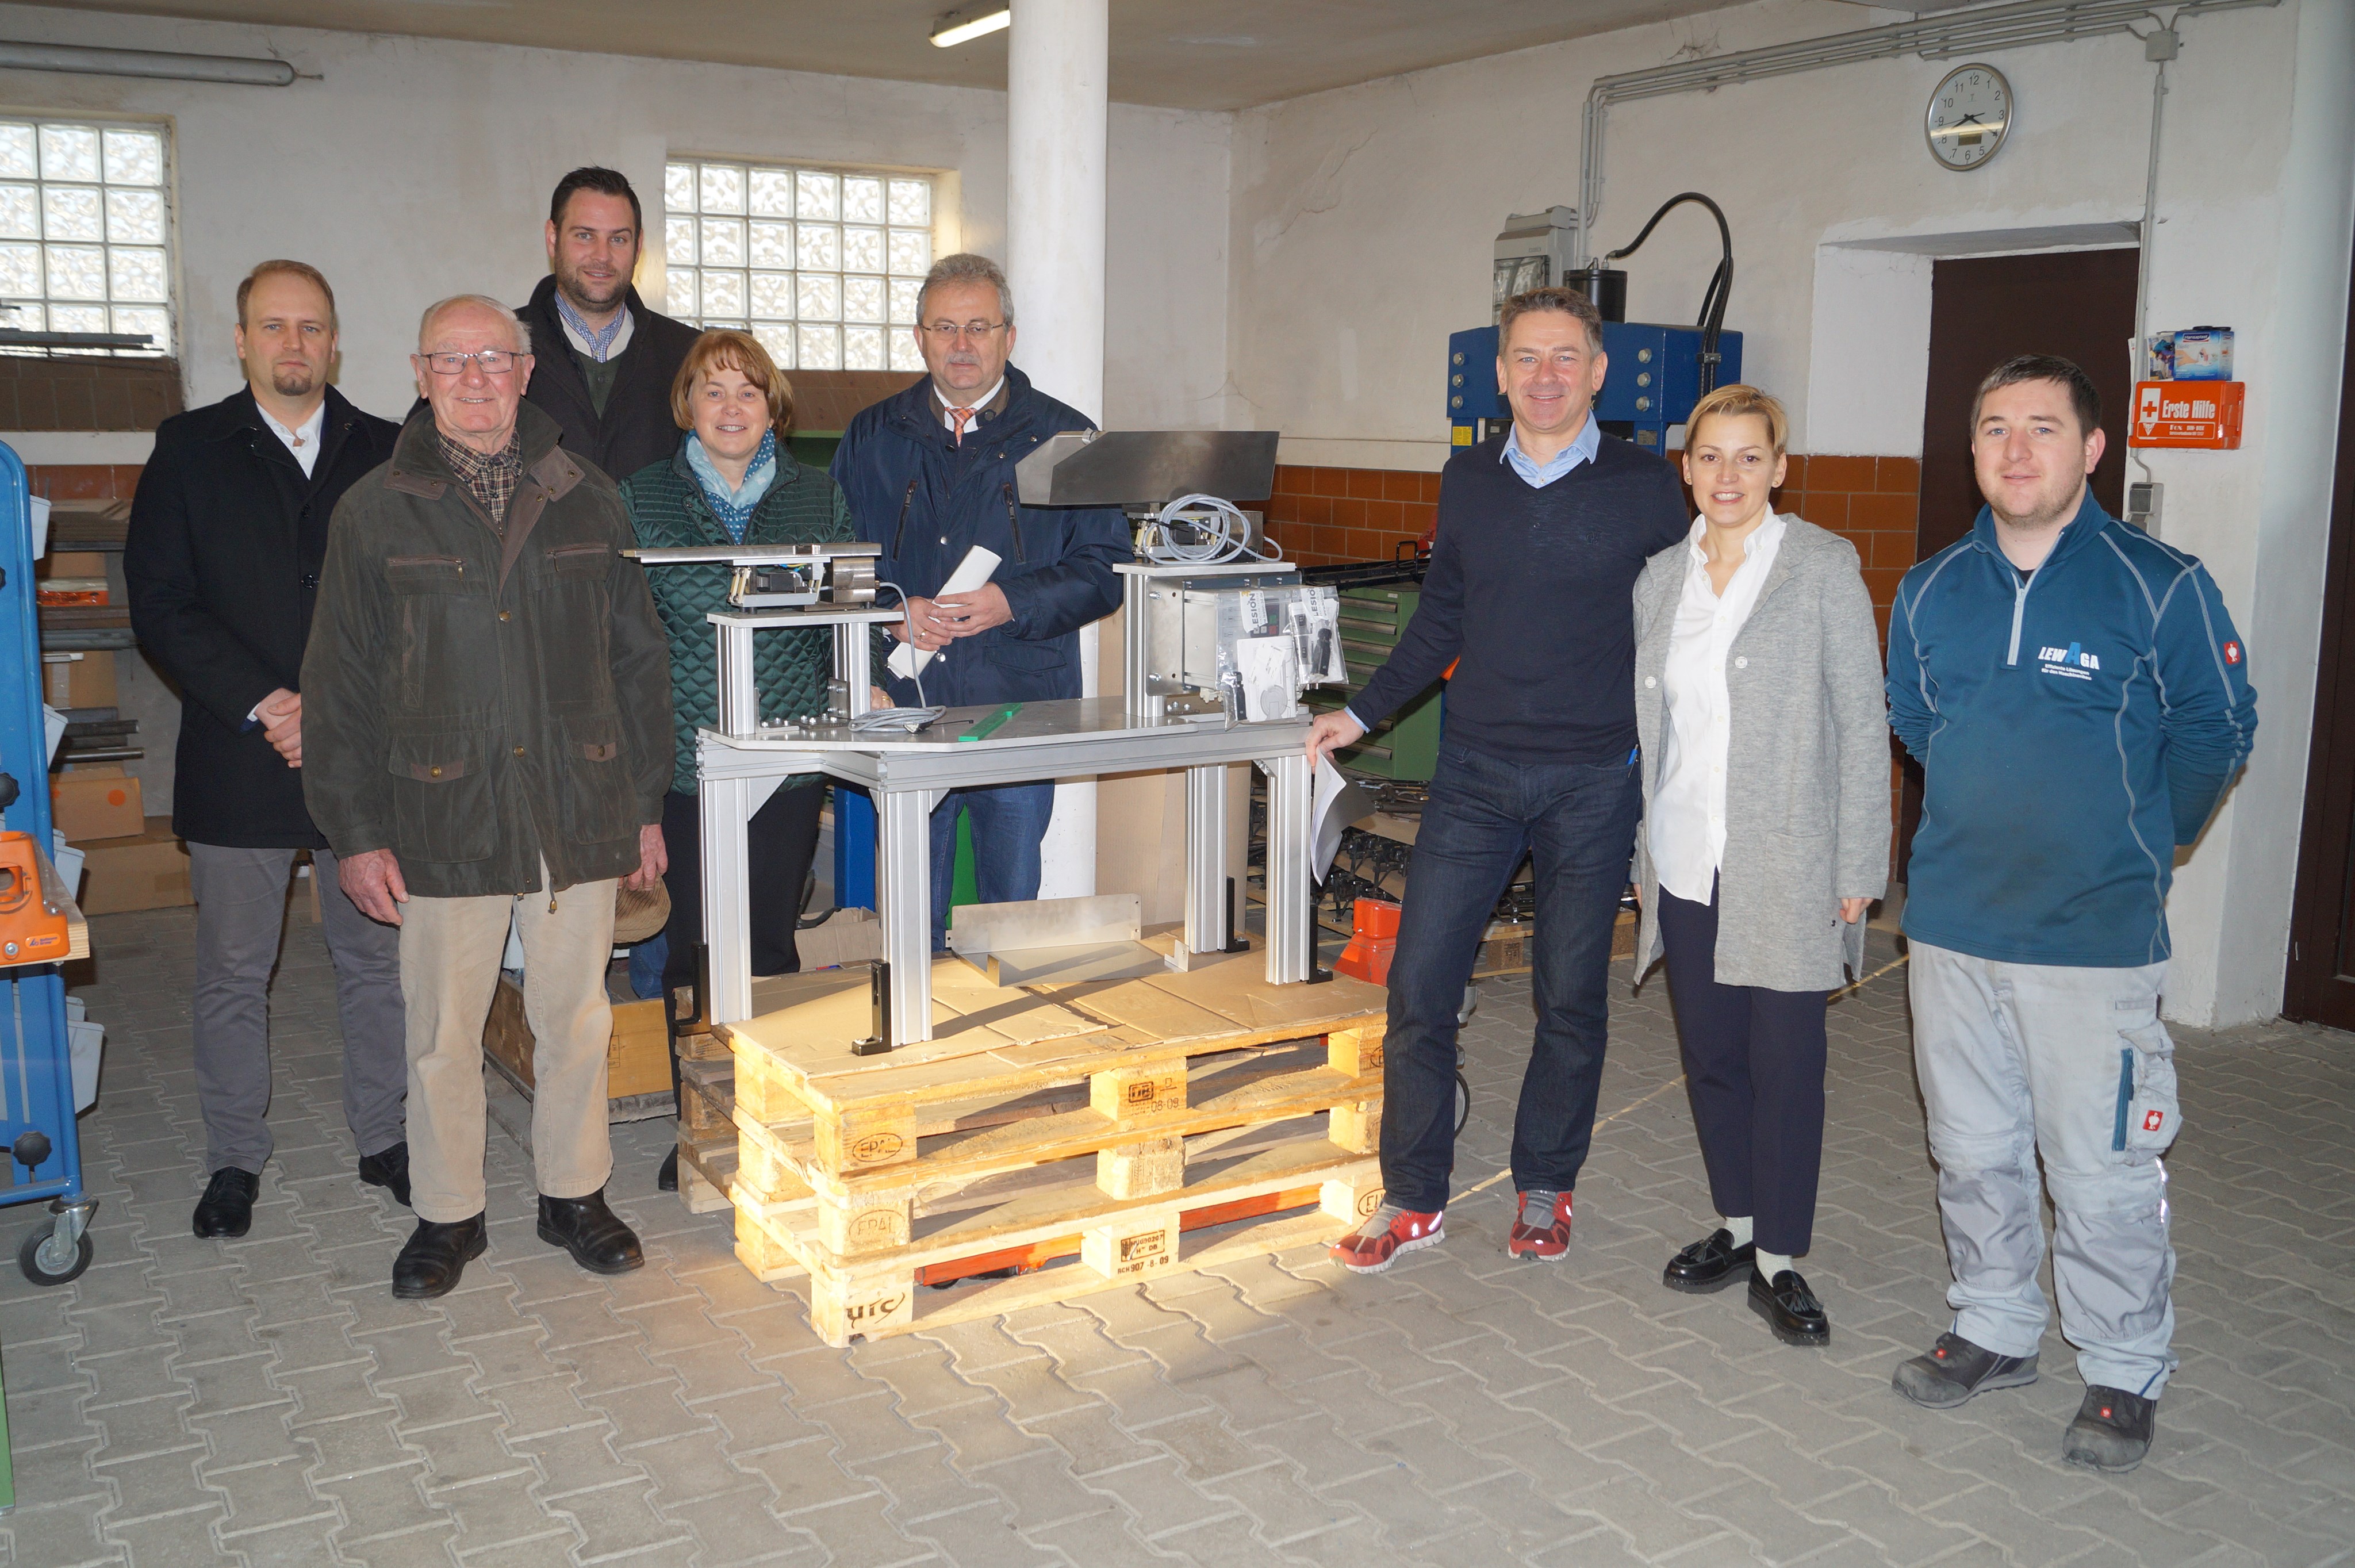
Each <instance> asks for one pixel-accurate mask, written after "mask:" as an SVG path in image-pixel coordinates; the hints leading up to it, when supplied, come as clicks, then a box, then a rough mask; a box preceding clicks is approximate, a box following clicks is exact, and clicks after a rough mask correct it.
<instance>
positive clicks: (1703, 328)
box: [1603, 190, 1733, 398]
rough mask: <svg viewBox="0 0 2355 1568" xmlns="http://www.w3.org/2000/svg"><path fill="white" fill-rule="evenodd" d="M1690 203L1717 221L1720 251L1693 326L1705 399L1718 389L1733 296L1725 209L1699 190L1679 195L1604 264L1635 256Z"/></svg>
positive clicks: (1730, 241)
mask: <svg viewBox="0 0 2355 1568" xmlns="http://www.w3.org/2000/svg"><path fill="white" fill-rule="evenodd" d="M1688 201H1693V202H1699V203H1700V205H1701V206H1703V207H1706V208H1709V210H1710V213H1711V215H1713V216H1714V217H1715V218H1716V219H1717V239H1718V244H1719V245H1720V246H1721V255H1720V256H1719V259H1718V263H1717V271H1716V272H1711V273H1710V278H1709V287H1708V288H1707V289H1706V290H1704V291H1703V292H1702V293H1701V296H1700V319H1698V320H1696V321H1695V322H1694V323H1693V325H1695V326H1698V327H1699V328H1700V392H1699V393H1698V394H1697V395H1698V396H1700V397H1703V398H1705V397H1707V396H1709V395H1710V392H1711V391H1713V390H1715V389H1716V387H1717V367H1718V352H1717V340H1718V335H1719V334H1720V333H1721V332H1723V331H1724V329H1725V304H1726V301H1727V300H1729V299H1731V298H1732V296H1733V230H1732V228H1731V227H1730V226H1729V225H1728V224H1727V223H1726V221H1725V209H1724V208H1721V207H1720V206H1718V205H1717V203H1715V202H1713V201H1711V200H1710V198H1709V197H1705V196H1703V195H1701V193H1700V192H1699V191H1697V190H1688V191H1683V192H1680V193H1678V195H1675V196H1672V197H1668V200H1666V201H1664V202H1662V203H1660V209H1659V210H1658V211H1657V212H1655V213H1653V214H1652V219H1651V221H1650V222H1648V223H1646V224H1645V225H1644V228H1643V231H1642V232H1641V233H1639V234H1637V235H1636V238H1635V239H1633V240H1629V241H1628V242H1627V243H1626V244H1625V245H1622V246H1621V247H1620V248H1619V249H1618V250H1616V251H1612V252H1611V253H1610V254H1609V255H1607V256H1605V257H1604V258H1603V260H1604V261H1617V260H1619V258H1620V257H1622V256H1632V255H1634V254H1635V253H1636V250H1637V249H1638V248H1639V247H1640V246H1642V244H1643V243H1644V241H1645V240H1649V239H1650V238H1651V237H1652V230H1653V229H1657V228H1658V227H1659V226H1660V219H1663V218H1666V217H1667V216H1668V213H1669V212H1670V211H1671V210H1672V209H1674V208H1678V207H1681V206H1682V205H1684V204H1685V203H1686V202H1688Z"/></svg>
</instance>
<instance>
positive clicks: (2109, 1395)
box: [2061, 1383, 2158, 1475]
mask: <svg viewBox="0 0 2355 1568" xmlns="http://www.w3.org/2000/svg"><path fill="white" fill-rule="evenodd" d="M2157 1431H2158V1401H2157V1400H2155V1399H2145V1398H2143V1397H2142V1395H2140V1394H2138V1393H2128V1392H2126V1390H2124V1389H2122V1388H2105V1387H2104V1386H2103V1385H2101V1384H2100V1383H2088V1384H2086V1385H2085V1403H2083V1404H2081V1405H2079V1406H2078V1407H2077V1419H2076V1420H2074V1421H2073V1422H2071V1423H2070V1424H2069V1430H2067V1431H2066V1432H2063V1433H2062V1435H2061V1457H2062V1458H2063V1459H2066V1460H2068V1461H2069V1463H2071V1464H2072V1465H2083V1466H2084V1467H2086V1468H2087V1469H2091V1470H2107V1471H2109V1472H2110V1473H2111V1474H2113V1475H2123V1474H2124V1473H2125V1472H2126V1471H2128V1470H2131V1469H2133V1468H2134V1467H2136V1466H2137V1465H2139V1464H2141V1463H2142V1456H2144V1455H2146V1454H2147V1453H2149V1452H2150V1440H2151V1437H2152V1436H2153V1435H2155V1434H2156V1433H2157Z"/></svg>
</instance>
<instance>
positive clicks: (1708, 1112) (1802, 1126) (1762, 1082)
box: [1660, 888, 1827, 1257]
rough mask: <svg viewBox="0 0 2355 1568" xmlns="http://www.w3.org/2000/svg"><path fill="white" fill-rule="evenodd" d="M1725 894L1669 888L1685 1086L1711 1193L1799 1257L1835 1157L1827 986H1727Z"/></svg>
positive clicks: (1725, 1209)
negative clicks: (1721, 916)
mask: <svg viewBox="0 0 2355 1568" xmlns="http://www.w3.org/2000/svg"><path fill="white" fill-rule="evenodd" d="M1716 893H1717V890H1716V889H1715V888H1711V889H1710V901H1709V902H1707V903H1705V904H1699V903H1694V902H1693V901H1690V900H1689V899H1680V898H1678V897H1677V896H1676V895H1675V894H1674V893H1671V892H1668V891H1666V890H1663V891H1661V893H1660V938H1661V941H1662V942H1663V944H1665V945H1666V946H1667V948H1668V996H1669V997H1670V999H1671V1000H1672V1001H1674V1002H1675V1004H1676V1009H1677V1038H1678V1040H1679V1041H1680V1042H1681V1044H1682V1046H1683V1049H1684V1059H1685V1089H1686V1092H1687V1093H1689V1094H1690V1095H1691V1096H1692V1109H1693V1125H1694V1127H1695V1128H1696V1129H1697V1130H1698V1131H1699V1132H1700V1157H1701V1161H1702V1163H1703V1164H1704V1165H1705V1166H1707V1167H1708V1168H1709V1195H1710V1201H1711V1202H1713V1203H1715V1204H1716V1205H1717V1211H1718V1212H1719V1213H1721V1214H1723V1215H1725V1216H1727V1217H1728V1218H1729V1219H1736V1220H1738V1219H1741V1218H1742V1216H1744V1215H1748V1216H1749V1217H1750V1220H1751V1221H1752V1224H1751V1234H1752V1238H1753V1240H1754V1241H1756V1242H1757V1243H1758V1245H1759V1247H1760V1248H1761V1249H1762V1250H1764V1251H1766V1252H1770V1253H1782V1254H1784V1255H1785V1257H1796V1256H1797V1255H1798V1254H1799V1253H1804V1252H1806V1250H1807V1246H1808V1243H1809V1242H1810V1241H1811V1240H1812V1238H1813V1236H1814V1233H1815V1227H1816V1181H1817V1177H1818V1176H1819V1175H1820V1174H1821V1173H1822V1170H1823V1163H1824V1052H1825V1045H1824V1006H1825V1001H1826V998H1827V993H1825V992H1822V991H1770V990H1768V989H1767V988H1766V987H1764V986H1721V985H1719V984H1718V983H1717V896H1716Z"/></svg>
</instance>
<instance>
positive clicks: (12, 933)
mask: <svg viewBox="0 0 2355 1568" xmlns="http://www.w3.org/2000/svg"><path fill="white" fill-rule="evenodd" d="M71 942H72V934H71V933H69V931H68V930H67V927H66V916H65V912H64V911H63V910H59V909H52V908H51V907H50V906H49V905H48V904H47V903H45V902H44V901H42V898H41V867H40V862H39V860H38V859H37V858H36V856H35V855H34V853H33V836H32V835H31V834H29V833H0V965H11V964H55V963H58V962H59V961H60V960H62V959H63V958H64V957H65V955H66V949H67V947H68V946H69V944H70V943H71Z"/></svg>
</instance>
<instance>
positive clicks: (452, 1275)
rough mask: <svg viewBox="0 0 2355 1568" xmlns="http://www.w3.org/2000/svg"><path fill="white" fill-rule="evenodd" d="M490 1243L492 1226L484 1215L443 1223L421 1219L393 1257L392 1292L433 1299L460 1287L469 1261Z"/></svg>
mask: <svg viewBox="0 0 2355 1568" xmlns="http://www.w3.org/2000/svg"><path fill="white" fill-rule="evenodd" d="M490 1244H491V1232H490V1227H489V1226H488V1225H486V1224H485V1223H484V1222H483V1216H482V1215H480V1214H477V1215H475V1216H474V1218H473V1219H471V1220H457V1221H452V1222H450V1223H449V1224H443V1223H442V1222H441V1221H437V1220H420V1221H417V1229H416V1230H415V1231H414V1232H410V1238H409V1240H408V1241H407V1242H405V1243H402V1245H401V1249H400V1256H399V1257H397V1258H395V1259H393V1260H392V1294H393V1295H394V1296H395V1297H397V1298H398V1299H400V1300H402V1301H430V1300H432V1298H433V1297H434V1296H447V1295H449V1294H450V1293H451V1292H452V1291H453V1290H455V1289H457V1288H458V1279H459V1276H460V1275H464V1273H465V1272H466V1264H468V1263H470V1262H471V1261H473V1260H474V1259H475V1258H478V1257H481V1256H482V1255H483V1251H484V1249H485V1248H486V1247H488V1246H489V1245H490Z"/></svg>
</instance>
